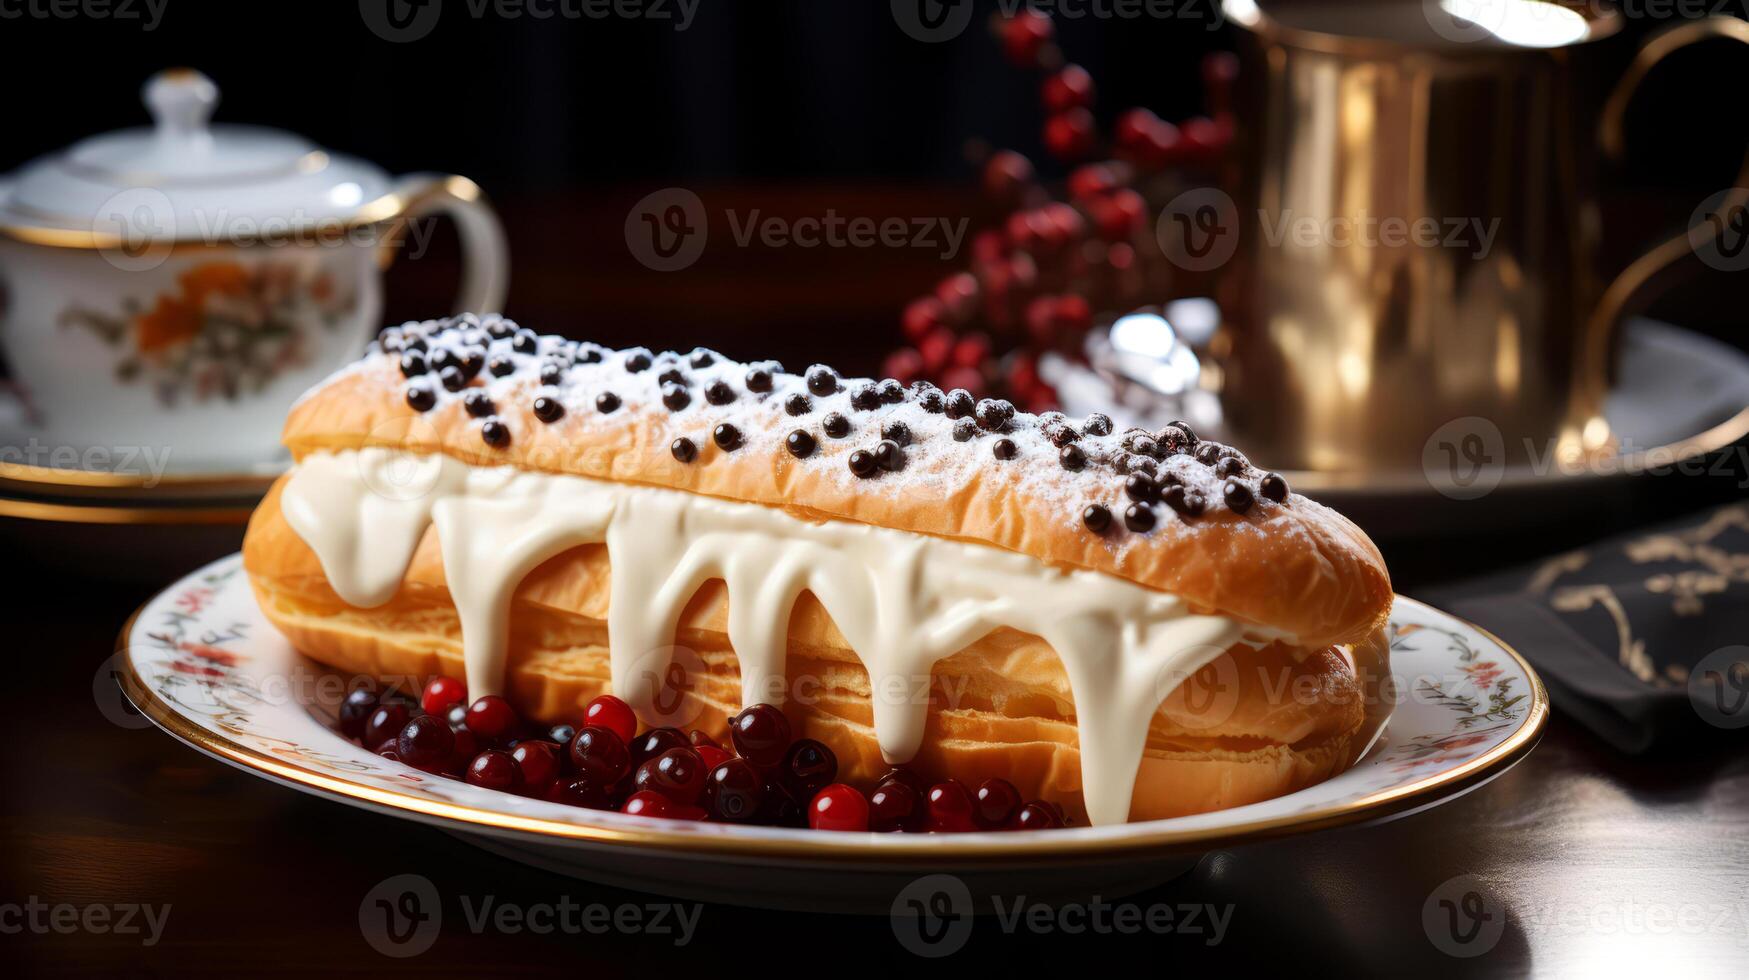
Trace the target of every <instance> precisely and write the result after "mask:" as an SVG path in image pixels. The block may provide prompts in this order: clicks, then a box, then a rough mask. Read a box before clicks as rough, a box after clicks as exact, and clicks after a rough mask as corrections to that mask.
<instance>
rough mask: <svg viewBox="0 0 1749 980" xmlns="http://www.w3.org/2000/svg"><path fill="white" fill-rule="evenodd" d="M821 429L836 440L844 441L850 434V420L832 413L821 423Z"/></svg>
mask: <svg viewBox="0 0 1749 980" xmlns="http://www.w3.org/2000/svg"><path fill="white" fill-rule="evenodd" d="M820 428H822V429H824V430H826V434H827V435H828V436H831V437H832V438H834V439H842V438H844V437H845V436H847V435H849V434H850V420H849V419H847V418H845V417H844V416H842V415H840V414H838V413H837V412H830V413H828V414H827V415H826V418H825V419H823V420H822V421H821V422H820Z"/></svg>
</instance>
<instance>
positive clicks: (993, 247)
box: [972, 228, 1008, 266]
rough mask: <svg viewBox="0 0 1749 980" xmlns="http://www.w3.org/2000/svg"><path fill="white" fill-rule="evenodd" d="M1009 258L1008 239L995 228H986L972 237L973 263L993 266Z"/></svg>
mask: <svg viewBox="0 0 1749 980" xmlns="http://www.w3.org/2000/svg"><path fill="white" fill-rule="evenodd" d="M1007 257H1008V239H1007V238H1005V237H1003V235H1002V233H1001V232H999V231H997V230H995V229H994V228H986V229H984V230H983V231H980V232H978V233H977V234H975V235H973V236H972V262H973V263H974V264H976V265H980V266H983V265H991V264H993V263H996V262H1001V261H1002V260H1003V259H1006V258H1007Z"/></svg>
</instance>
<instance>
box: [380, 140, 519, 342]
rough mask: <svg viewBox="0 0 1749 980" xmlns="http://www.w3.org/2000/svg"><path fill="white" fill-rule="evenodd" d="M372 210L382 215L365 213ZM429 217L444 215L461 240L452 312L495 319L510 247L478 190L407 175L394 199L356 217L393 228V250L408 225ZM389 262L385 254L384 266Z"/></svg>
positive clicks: (456, 181) (446, 179) (460, 180)
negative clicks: (459, 277) (458, 278)
mask: <svg viewBox="0 0 1749 980" xmlns="http://www.w3.org/2000/svg"><path fill="white" fill-rule="evenodd" d="M373 208H374V209H377V210H380V211H382V212H384V213H381V214H373V213H370V212H371V210H372V209H373ZM434 213H436V214H447V215H449V217H450V218H451V219H453V220H454V221H455V225H456V230H457V231H458V232H460V234H461V240H462V284H461V290H460V292H459V293H458V294H457V295H456V302H455V312H457V313H496V312H498V311H499V310H501V309H503V306H504V292H505V288H506V286H507V285H508V283H509V279H510V247H509V245H508V244H507V243H506V242H505V238H504V226H503V225H501V224H499V222H498V215H497V214H495V213H494V212H493V211H492V208H491V206H490V205H488V204H487V203H486V198H485V195H484V194H482V193H481V192H480V187H479V185H478V184H476V183H474V182H473V181H471V180H469V179H467V178H466V177H457V176H453V175H448V176H446V175H441V174H410V175H408V176H406V177H402V178H401V179H400V180H399V181H397V182H396V184H395V192H394V193H393V194H390V195H388V196H387V197H384V198H379V199H378V200H377V201H373V202H371V204H369V205H366V210H365V212H364V213H363V214H362V215H361V216H362V217H363V218H365V219H366V220H378V221H391V222H394V226H393V227H392V228H391V232H392V233H391V234H389V235H388V236H387V241H389V242H391V243H396V244H398V243H399V242H400V241H401V235H400V231H401V230H402V229H404V228H405V227H406V225H407V223H409V222H411V221H413V220H414V219H416V218H419V217H420V216H422V215H426V214H434ZM390 247H391V248H392V247H393V245H391V246H390ZM390 258H391V256H390V255H387V254H385V255H384V256H383V259H384V263H385V264H387V261H388V260H389V259H390Z"/></svg>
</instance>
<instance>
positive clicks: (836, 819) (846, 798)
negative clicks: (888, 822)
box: [808, 783, 868, 830]
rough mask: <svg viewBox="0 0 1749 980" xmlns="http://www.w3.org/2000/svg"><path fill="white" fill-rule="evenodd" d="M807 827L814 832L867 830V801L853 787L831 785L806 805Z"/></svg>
mask: <svg viewBox="0 0 1749 980" xmlns="http://www.w3.org/2000/svg"><path fill="white" fill-rule="evenodd" d="M808 826H810V827H812V828H814V829H815V830H867V829H868V801H867V800H865V799H863V798H862V794H861V793H858V792H857V791H856V788H855V787H852V786H846V785H844V784H843V783H833V784H832V785H830V786H827V787H825V788H824V789H822V790H820V792H819V793H817V794H815V796H814V801H813V802H812V803H810V804H808Z"/></svg>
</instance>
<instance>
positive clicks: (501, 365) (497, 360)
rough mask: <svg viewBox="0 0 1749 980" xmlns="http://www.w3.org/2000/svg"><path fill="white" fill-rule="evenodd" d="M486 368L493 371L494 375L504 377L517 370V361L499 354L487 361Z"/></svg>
mask: <svg viewBox="0 0 1749 980" xmlns="http://www.w3.org/2000/svg"><path fill="white" fill-rule="evenodd" d="M486 370H488V371H490V372H492V377H494V378H502V377H504V376H505V375H507V374H510V373H511V372H513V371H515V370H516V362H515V361H513V360H511V359H510V358H508V357H504V356H503V355H499V356H497V357H494V358H492V359H491V360H489V361H487V362H486Z"/></svg>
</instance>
